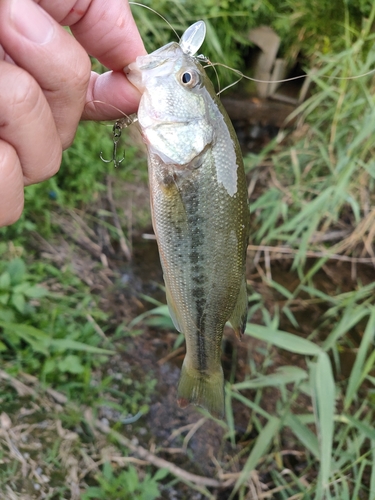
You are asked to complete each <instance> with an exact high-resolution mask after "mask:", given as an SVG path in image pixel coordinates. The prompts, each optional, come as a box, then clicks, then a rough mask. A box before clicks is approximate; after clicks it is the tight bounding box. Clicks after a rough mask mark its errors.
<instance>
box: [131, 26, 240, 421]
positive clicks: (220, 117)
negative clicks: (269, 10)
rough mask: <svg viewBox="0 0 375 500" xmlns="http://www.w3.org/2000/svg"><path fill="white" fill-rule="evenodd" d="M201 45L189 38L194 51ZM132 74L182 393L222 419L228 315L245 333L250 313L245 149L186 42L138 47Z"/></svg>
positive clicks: (181, 400) (182, 401)
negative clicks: (179, 352) (178, 345)
mask: <svg viewBox="0 0 375 500" xmlns="http://www.w3.org/2000/svg"><path fill="white" fill-rule="evenodd" d="M193 26H194V25H193ZM191 28H192V27H191ZM195 33H196V34H195V35H194V36H196V37H197V36H198V35H199V33H200V32H199V30H198V31H196V32H195ZM190 42H191V43H190ZM194 44H195V45H194ZM194 46H197V40H194V38H192V37H190V38H189V50H190V49H191V47H194ZM198 48H199V47H198ZM126 74H127V76H128V78H129V80H130V81H131V82H132V83H133V84H134V85H135V86H136V87H137V88H138V89H139V90H140V91H141V93H142V98H141V103H140V108H139V112H138V120H139V125H140V128H141V132H142V136H143V139H144V141H145V143H146V145H147V148H148V166H149V183H150V198H151V211H152V220H153V227H154V231H155V235H156V239H157V242H158V247H159V253H160V260H161V264H162V268H163V273H164V281H165V285H166V293H167V302H168V306H169V309H170V312H171V317H172V319H173V322H174V324H175V326H176V328H177V329H178V330H179V331H181V332H183V334H184V336H185V339H186V356H185V359H184V363H183V366H182V369H181V377H180V382H179V386H178V395H177V398H178V402H179V405H180V406H181V407H185V406H187V405H188V404H190V403H192V404H196V405H200V406H203V407H204V408H206V409H208V410H209V411H210V412H211V413H212V414H213V415H214V416H217V417H220V418H222V417H223V415H224V377H223V371H222V367H221V362H220V358H221V341H222V336H223V330H224V326H225V323H226V322H227V321H228V320H229V321H230V322H231V323H232V326H233V328H234V329H235V331H236V333H237V335H240V334H241V333H242V332H243V330H244V325H245V322H246V314H247V295H246V281H245V259H246V248H247V241H248V232H249V210H248V206H247V188H246V179H245V173H244V168H243V162H242V157H241V152H240V148H239V145H238V141H237V138H236V135H235V132H234V130H233V127H232V124H231V123H230V120H229V118H228V116H227V114H226V112H225V110H224V108H223V106H222V105H221V102H220V100H219V99H218V97H217V96H216V93H215V91H214V88H213V85H212V83H211V82H210V80H209V79H208V77H207V75H206V73H205V71H204V69H203V67H202V66H201V64H200V63H199V61H198V59H197V58H196V57H194V56H193V55H192V54H190V52H189V53H187V52H184V50H183V46H180V45H179V44H177V43H174V42H172V43H170V44H168V45H166V46H164V47H162V48H160V49H158V50H157V51H155V52H153V53H152V54H150V55H148V56H140V57H138V58H137V60H136V61H135V62H134V63H132V64H130V65H129V67H128V68H127V69H126Z"/></svg>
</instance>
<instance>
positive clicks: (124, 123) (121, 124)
mask: <svg viewBox="0 0 375 500" xmlns="http://www.w3.org/2000/svg"><path fill="white" fill-rule="evenodd" d="M135 121H137V115H136V114H133V115H130V116H125V117H124V118H121V119H120V120H117V121H116V122H115V124H114V125H113V129H112V140H113V150H112V158H111V159H110V160H106V159H105V158H103V152H102V151H101V152H100V155H99V156H100V159H101V160H102V161H104V163H112V162H113V164H114V166H115V167H116V168H117V167H118V166H119V165H120V163H122V162H123V161H124V160H125V150H124V154H123V156H122V158H121V160H118V159H117V147H118V146H117V145H118V143H119V141H120V137H121V131H122V129H123V128H125V127H129V125H131V124H132V123H134V122H135Z"/></svg>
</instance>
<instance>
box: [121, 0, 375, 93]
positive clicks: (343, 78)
mask: <svg viewBox="0 0 375 500" xmlns="http://www.w3.org/2000/svg"><path fill="white" fill-rule="evenodd" d="M129 4H131V5H137V6H138V7H143V8H144V9H147V10H150V11H151V12H153V13H154V14H156V15H157V16H159V17H160V18H161V19H163V21H164V22H165V23H166V24H167V25H168V26H169V28H170V29H171V30H172V31H173V32H174V34H175V35H176V37H177V38H178V40H180V37H179V35H178V33H177V31H176V30H175V29H174V28H173V26H172V24H171V23H170V22H169V21H168V20H167V19H166V18H165V17H164V16H163V15H162V14H160V13H159V12H157V11H156V10H154V9H153V8H151V7H149V6H148V5H144V4H141V3H138V2H131V1H130V2H129ZM197 58H198V59H201V60H203V61H204V62H206V63H208V66H211V67H212V68H214V66H222V67H223V68H226V69H229V70H230V71H233V72H234V73H236V74H237V75H239V76H240V79H239V80H236V81H235V82H234V83H231V84H230V85H228V86H227V87H225V88H223V89H221V90H220V81H219V77H218V74H217V72H216V71H215V73H216V78H217V80H218V85H219V91H218V92H217V94H218V95H219V94H221V93H222V92H224V91H225V90H227V89H229V88H230V87H233V86H234V85H237V83H239V82H240V81H241V79H242V78H245V79H246V80H250V81H252V82H255V83H287V82H292V81H294V80H300V79H301V78H306V77H308V76H309V74H306V75H298V76H292V77H290V78H285V79H282V80H259V79H257V78H252V77H250V76H246V75H244V74H243V73H242V72H241V71H240V70H238V69H235V68H231V67H230V66H227V65H226V64H223V63H220V62H211V61H210V60H209V59H208V58H207V57H205V56H198V57H197ZM373 73H375V69H372V70H369V71H367V72H366V73H362V74H360V75H354V76H326V75H322V76H321V78H326V79H329V78H330V79H332V80H357V79H358V78H363V77H365V76H368V75H371V74H373Z"/></svg>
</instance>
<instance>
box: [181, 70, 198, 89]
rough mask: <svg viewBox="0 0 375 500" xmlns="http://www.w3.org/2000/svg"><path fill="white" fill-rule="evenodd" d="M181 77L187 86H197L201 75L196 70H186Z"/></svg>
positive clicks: (183, 83)
mask: <svg viewBox="0 0 375 500" xmlns="http://www.w3.org/2000/svg"><path fill="white" fill-rule="evenodd" d="M180 78H181V83H182V85H184V86H185V87H195V85H196V84H197V83H198V82H199V75H198V73H197V72H196V71H184V72H183V73H182V74H181V76H180Z"/></svg>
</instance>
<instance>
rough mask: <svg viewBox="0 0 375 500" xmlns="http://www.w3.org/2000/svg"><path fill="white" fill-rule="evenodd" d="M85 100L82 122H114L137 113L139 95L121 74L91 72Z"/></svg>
mask: <svg viewBox="0 0 375 500" xmlns="http://www.w3.org/2000/svg"><path fill="white" fill-rule="evenodd" d="M86 99H87V104H86V105H85V107H84V110H83V114H82V119H83V120H116V119H118V118H121V117H122V116H123V114H126V115H130V114H131V113H135V112H136V111H137V109H138V105H139V99H140V93H139V91H138V90H137V89H136V88H135V87H134V86H133V85H132V84H131V83H130V82H129V81H128V79H127V78H126V77H125V75H124V73H122V72H121V73H118V72H115V71H108V72H107V73H104V74H103V75H98V74H96V73H94V72H93V73H92V75H91V79H90V83H89V87H88V90H87V97H86Z"/></svg>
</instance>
